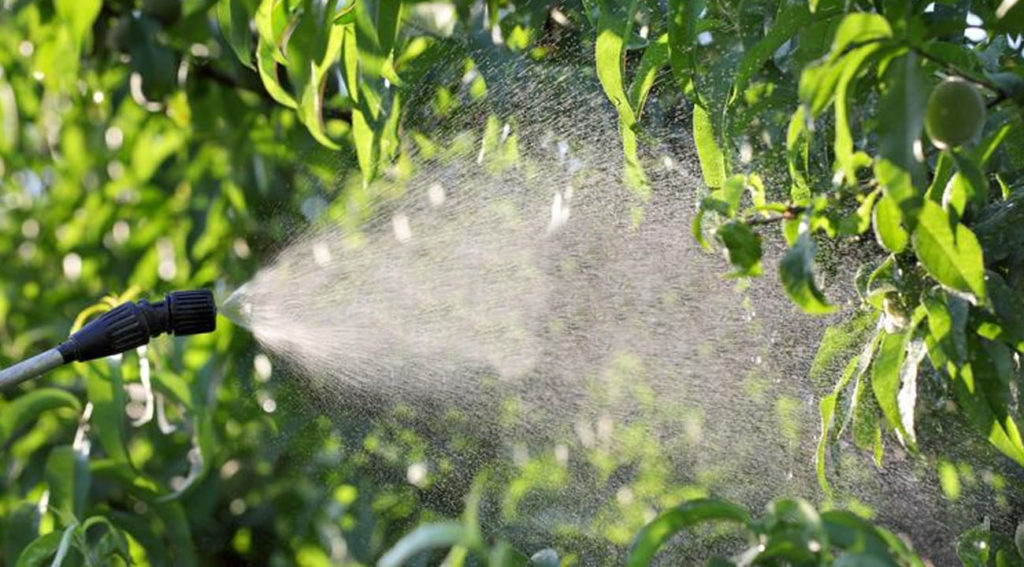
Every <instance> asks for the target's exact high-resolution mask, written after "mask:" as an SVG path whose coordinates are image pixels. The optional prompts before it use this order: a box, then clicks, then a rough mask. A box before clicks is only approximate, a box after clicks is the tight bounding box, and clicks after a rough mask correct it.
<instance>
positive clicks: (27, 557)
mask: <svg viewBox="0 0 1024 567" xmlns="http://www.w3.org/2000/svg"><path fill="white" fill-rule="evenodd" d="M63 535H64V534H62V533H61V532H50V533H48V534H46V535H42V536H39V537H38V538H37V539H36V540H34V541H33V542H32V543H30V544H28V546H27V547H26V548H25V549H24V550H22V552H21V555H19V556H18V562H17V563H16V564H15V567H39V566H41V565H47V564H48V563H49V561H50V558H51V557H53V556H54V554H56V553H57V549H58V548H59V547H60V543H61V539H62V536H63Z"/></svg>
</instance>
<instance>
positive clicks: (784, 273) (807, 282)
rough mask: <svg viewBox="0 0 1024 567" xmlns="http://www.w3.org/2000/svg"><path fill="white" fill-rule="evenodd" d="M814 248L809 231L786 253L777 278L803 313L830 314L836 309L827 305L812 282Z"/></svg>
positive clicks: (823, 295) (822, 295) (823, 296)
mask: <svg viewBox="0 0 1024 567" xmlns="http://www.w3.org/2000/svg"><path fill="white" fill-rule="evenodd" d="M815 251H816V246H815V245H814V240H812V239H811V234H810V232H809V231H804V232H803V233H802V234H800V236H799V237H798V238H797V240H796V243H795V244H793V247H792V248H790V249H789V250H787V251H786V254H785V255H784V256H783V257H782V261H781V262H780V264H779V277H780V278H781V279H782V287H783V288H784V289H785V290H786V294H787V295H788V296H789V298H790V299H792V300H793V301H794V302H795V303H796V304H797V305H799V306H800V308H801V309H803V310H804V312H805V313H811V314H824V313H832V312H833V311H835V310H836V309H837V308H836V307H835V306H834V305H831V304H829V303H828V300H826V299H825V294H823V293H822V292H821V290H820V289H818V285H817V284H816V283H815V282H814V268H813V265H814V255H815Z"/></svg>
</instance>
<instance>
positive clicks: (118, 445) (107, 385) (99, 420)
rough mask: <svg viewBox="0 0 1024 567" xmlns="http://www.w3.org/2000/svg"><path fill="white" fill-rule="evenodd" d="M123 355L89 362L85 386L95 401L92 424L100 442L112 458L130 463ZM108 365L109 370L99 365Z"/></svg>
mask: <svg viewBox="0 0 1024 567" xmlns="http://www.w3.org/2000/svg"><path fill="white" fill-rule="evenodd" d="M121 360H122V359H121V356H120V355H119V356H111V357H107V358H106V360H101V361H96V362H93V363H90V364H89V366H88V370H87V371H86V378H85V388H86V392H87V393H88V394H89V401H90V402H91V403H92V406H93V410H92V425H93V428H94V429H95V431H96V434H97V435H98V436H99V438H100V445H101V446H102V447H103V450H104V451H106V453H107V456H108V457H110V458H111V459H113V460H115V461H118V462H121V463H126V464H130V460H129V459H128V449H127V448H126V447H125V441H124V439H125V424H124V420H125V413H124V408H125V403H126V401H125V393H124V379H123V377H122V368H121ZM101 364H103V365H105V366H106V367H107V368H106V371H105V372H104V371H101V370H100V369H99V368H98V366H99V365H101Z"/></svg>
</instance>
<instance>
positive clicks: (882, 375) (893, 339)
mask: <svg viewBox="0 0 1024 567" xmlns="http://www.w3.org/2000/svg"><path fill="white" fill-rule="evenodd" d="M908 340H909V333H907V332H904V333H898V334H886V335H885V338H883V339H882V343H881V345H880V346H879V348H878V355H877V356H876V357H875V362H874V364H873V365H872V368H871V389H872V390H873V391H874V393H875V399H876V400H877V401H878V407H879V408H880V409H881V410H882V415H884V416H885V419H886V421H888V422H889V425H891V426H892V427H894V428H895V429H896V431H898V432H899V434H900V437H901V438H902V439H904V440H910V438H911V436H910V434H909V433H908V432H907V430H906V428H904V427H903V420H902V419H901V418H900V409H899V400H898V396H899V392H900V374H901V372H900V370H901V369H902V368H903V363H904V360H905V357H906V352H907V341H908Z"/></svg>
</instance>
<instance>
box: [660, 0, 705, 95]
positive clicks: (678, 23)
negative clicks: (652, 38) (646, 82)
mask: <svg viewBox="0 0 1024 567" xmlns="http://www.w3.org/2000/svg"><path fill="white" fill-rule="evenodd" d="M705 4H706V2H704V1H701V0H668V53H669V65H670V66H671V67H672V74H673V75H675V78H676V85H677V86H678V87H679V89H680V90H682V91H685V90H686V87H687V86H688V85H690V84H691V83H692V82H693V74H694V73H695V72H696V68H697V62H696V56H695V53H694V51H695V49H696V47H697V25H698V22H699V21H700V14H701V12H702V11H703V10H704V6H705Z"/></svg>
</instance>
